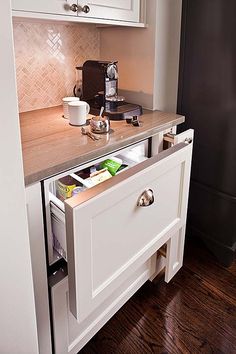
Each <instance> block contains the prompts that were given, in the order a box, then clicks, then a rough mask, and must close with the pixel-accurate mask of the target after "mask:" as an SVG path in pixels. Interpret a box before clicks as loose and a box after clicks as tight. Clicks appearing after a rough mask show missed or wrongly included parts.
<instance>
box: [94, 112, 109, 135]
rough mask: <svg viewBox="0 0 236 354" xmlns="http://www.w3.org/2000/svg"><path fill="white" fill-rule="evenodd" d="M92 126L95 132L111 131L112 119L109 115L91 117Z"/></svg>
mask: <svg viewBox="0 0 236 354" xmlns="http://www.w3.org/2000/svg"><path fill="white" fill-rule="evenodd" d="M90 127H91V131H92V132H93V133H97V134H105V133H109V130H110V119H109V117H106V116H105V117H101V116H96V117H92V118H91V119H90Z"/></svg>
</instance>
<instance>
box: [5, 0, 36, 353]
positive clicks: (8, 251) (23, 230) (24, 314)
mask: <svg viewBox="0 0 236 354" xmlns="http://www.w3.org/2000/svg"><path fill="white" fill-rule="evenodd" d="M0 53H1V55H0V77H1V85H0V107H1V129H0V166H1V167H0V186H1V206H0V215H1V217H0V218H1V223H0V244H1V256H0V269H1V305H0V307H1V308H0V353H4V354H7V353H9V354H21V353H24V354H28V353H29V354H34V353H37V352H38V343H37V333H36V319H35V306H34V294H33V282H32V273H31V262H30V250H29V239H28V231H27V219H26V207H25V205H26V204H25V194H24V183H23V170H22V157H21V145H20V136H19V120H18V112H17V98H16V85H15V72H14V59H13V58H14V56H13V41H12V25H11V12H10V0H6V1H3V2H2V3H1V12H0Z"/></svg>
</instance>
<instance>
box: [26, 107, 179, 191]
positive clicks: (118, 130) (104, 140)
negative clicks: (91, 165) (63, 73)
mask: <svg viewBox="0 0 236 354" xmlns="http://www.w3.org/2000/svg"><path fill="white" fill-rule="evenodd" d="M62 114H63V109H62V106H58V107H52V108H47V109H40V110H36V111H32V112H26V113H21V114H20V126H21V139H22V151H23V163H24V175H25V185H29V184H32V183H35V182H38V181H41V180H43V179H46V178H48V177H50V176H52V175H54V174H57V173H60V172H63V171H65V170H67V169H70V168H73V167H75V166H77V165H80V164H82V163H85V162H87V161H90V160H93V159H96V158H98V157H100V156H103V155H106V154H108V153H111V152H113V151H116V150H119V149H121V148H123V147H125V146H128V145H130V144H133V143H136V142H139V141H141V140H143V139H145V138H148V137H151V136H153V135H155V134H156V133H158V132H160V131H163V130H165V129H168V128H170V127H173V126H175V125H177V124H180V123H183V122H184V117H183V116H180V115H177V114H174V113H164V112H160V111H144V114H143V115H142V116H141V117H140V121H141V123H142V124H141V126H140V127H134V126H132V125H131V124H127V123H126V121H125V120H124V121H111V133H109V134H101V135H100V137H101V139H100V140H97V141H93V140H91V139H90V138H89V137H87V136H86V135H82V134H81V128H80V127H74V126H70V125H69V121H68V119H65V118H63V117H62ZM87 129H88V128H87Z"/></svg>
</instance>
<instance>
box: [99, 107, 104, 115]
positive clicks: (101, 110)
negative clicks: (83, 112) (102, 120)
mask: <svg viewBox="0 0 236 354" xmlns="http://www.w3.org/2000/svg"><path fill="white" fill-rule="evenodd" d="M103 111H104V107H103V106H102V107H101V109H100V113H99V116H100V117H102V114H103Z"/></svg>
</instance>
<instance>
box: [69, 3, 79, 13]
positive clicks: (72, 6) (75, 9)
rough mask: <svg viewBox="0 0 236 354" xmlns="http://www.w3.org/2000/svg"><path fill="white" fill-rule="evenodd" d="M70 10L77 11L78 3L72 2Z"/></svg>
mask: <svg viewBox="0 0 236 354" xmlns="http://www.w3.org/2000/svg"><path fill="white" fill-rule="evenodd" d="M70 10H71V11H73V12H77V11H78V5H77V4H72V5H71V7H70Z"/></svg>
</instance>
